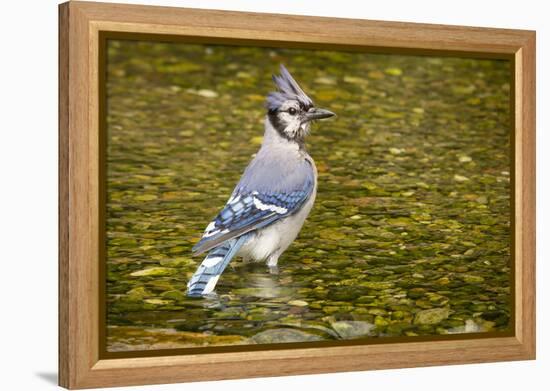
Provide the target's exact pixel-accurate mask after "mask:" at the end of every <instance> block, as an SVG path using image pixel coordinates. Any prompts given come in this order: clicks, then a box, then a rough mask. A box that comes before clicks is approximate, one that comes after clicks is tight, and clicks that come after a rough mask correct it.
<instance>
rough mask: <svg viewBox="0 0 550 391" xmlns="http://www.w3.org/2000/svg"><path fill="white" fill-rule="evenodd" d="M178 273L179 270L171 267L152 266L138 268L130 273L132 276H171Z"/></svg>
mask: <svg viewBox="0 0 550 391" xmlns="http://www.w3.org/2000/svg"><path fill="white" fill-rule="evenodd" d="M176 273H177V270H175V269H171V268H168V267H150V268H148V269H143V270H138V271H137V272H133V273H131V274H130V275H131V276H132V277H144V276H154V277H162V276H171V275H173V274H176Z"/></svg>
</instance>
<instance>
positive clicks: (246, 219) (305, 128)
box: [187, 64, 334, 296]
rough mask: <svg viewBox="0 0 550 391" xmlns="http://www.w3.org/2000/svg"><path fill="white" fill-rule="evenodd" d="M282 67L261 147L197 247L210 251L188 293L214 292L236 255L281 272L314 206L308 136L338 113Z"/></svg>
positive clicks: (269, 99)
mask: <svg viewBox="0 0 550 391" xmlns="http://www.w3.org/2000/svg"><path fill="white" fill-rule="evenodd" d="M280 72H281V74H280V75H278V76H276V75H273V81H274V82H275V85H276V86H277V89H278V91H275V92H271V93H269V94H268V96H267V101H266V106H267V115H266V118H265V123H264V127H265V133H264V138H263V141H262V145H261V147H260V150H259V151H258V153H257V154H256V156H255V157H254V159H253V160H252V161H251V162H250V163H249V165H248V167H247V168H246V170H245V171H244V174H243V175H242V177H241V179H240V181H239V183H238V184H237V186H236V187H235V189H234V190H233V193H232V194H231V197H230V198H229V200H228V201H227V203H226V205H225V207H224V208H223V209H222V210H221V212H220V213H219V214H218V215H217V216H216V218H215V219H214V220H212V222H211V223H210V224H208V226H207V227H206V230H205V231H204V234H203V236H202V238H201V240H200V241H199V242H198V243H197V244H196V245H195V246H194V247H193V250H192V251H193V253H194V255H198V254H202V253H205V252H208V254H207V256H206V258H204V260H203V261H202V263H201V264H200V266H199V267H198V269H197V271H196V272H195V274H194V275H193V276H192V277H191V279H190V280H189V282H188V284H187V295H188V296H203V295H208V294H211V293H212V292H213V291H214V288H215V286H216V283H217V282H218V279H219V278H220V275H221V274H222V273H223V271H224V269H225V268H226V266H227V265H228V264H229V262H230V261H231V259H232V258H233V257H235V256H240V257H242V258H243V259H244V260H245V261H249V260H253V261H265V262H266V263H267V266H268V267H269V269H270V271H271V272H272V273H276V272H277V261H278V260H279V257H280V256H281V254H282V253H283V252H284V251H285V250H286V249H287V248H288V246H290V244H291V243H292V241H293V240H294V239H295V238H296V236H297V235H298V233H299V232H300V229H301V228H302V225H303V224H304V220H305V219H306V217H307V216H308V214H309V212H310V210H311V207H312V206H313V203H314V201H315V195H316V191H317V169H316V167H315V163H314V161H313V159H312V158H311V156H309V154H308V153H307V152H306V150H305V144H304V139H305V136H306V135H307V134H308V133H309V129H310V124H311V121H312V120H316V119H322V118H328V117H332V116H333V115H334V113H332V112H330V111H328V110H324V109H319V108H316V107H315V106H314V105H313V101H312V100H311V99H310V98H309V97H308V96H307V95H306V94H305V92H304V91H303V90H302V89H301V88H300V86H299V85H298V83H296V81H295V80H294V79H293V78H292V76H291V75H290V73H289V72H288V70H287V69H286V68H285V67H284V66H283V65H282V64H281V70H280Z"/></svg>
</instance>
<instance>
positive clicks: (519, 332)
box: [59, 1, 535, 389]
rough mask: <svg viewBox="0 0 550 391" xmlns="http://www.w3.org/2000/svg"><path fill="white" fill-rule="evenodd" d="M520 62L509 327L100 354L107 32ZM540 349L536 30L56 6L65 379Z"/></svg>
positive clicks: (92, 380) (316, 369)
mask: <svg viewBox="0 0 550 391" xmlns="http://www.w3.org/2000/svg"><path fill="white" fill-rule="evenodd" d="M105 31H109V32H120V33H143V34H159V35H162V36H165V37H166V36H171V37H186V36H187V37H189V36H191V37H195V38H196V39H199V40H201V39H202V40H204V42H208V41H209V40H212V39H215V40H216V42H220V41H222V42H223V41H224V40H227V41H231V40H237V41H241V42H242V41H250V42H265V43H271V44H275V45H284V43H285V42H292V43H293V44H294V46H298V47H299V46H300V45H303V46H304V47H333V48H344V47H345V48H354V49H362V50H372V51H384V52H391V51H398V52H399V53H419V54H430V53H438V54H445V53H447V54H453V53H455V54H457V53H458V54H468V55H469V56H472V57H488V58H491V57H496V58H508V59H510V60H511V61H513V64H514V74H513V84H512V89H513V101H514V111H513V124H514V125H513V126H514V132H515V133H514V135H515V136H514V153H513V159H514V164H515V170H514V172H513V174H512V175H513V178H514V182H512V183H515V187H514V189H513V192H514V193H513V195H514V199H515V204H514V216H513V224H514V231H513V232H514V235H513V245H512V250H513V258H514V268H513V278H514V288H513V289H512V294H513V295H514V302H515V307H514V322H515V323H514V330H513V335H511V336H506V337H499V338H476V339H467V338H464V339H452V340H445V341H414V342H397V343H380V344H378V343H377V344H366V345H365V344H363V345H350V344H348V345H345V346H331V347H323V348H319V347H305V348H299V349H277V350H263V351H255V352H254V353H251V352H247V351H235V352H228V353H203V354H191V355H181V356H161V357H150V356H149V357H135V358H103V357H101V356H100V352H99V342H98V341H99V338H100V332H99V327H98V325H99V322H100V319H101V317H100V306H99V300H98V297H99V294H100V292H99V290H100V281H99V278H100V267H99V263H98V259H99V256H100V246H99V240H100V236H99V212H98V211H99V205H100V202H101V197H103V196H102V195H101V194H102V193H101V184H100V181H99V175H100V170H101V167H102V161H103V160H102V159H104V157H102V156H101V154H100V153H99V151H100V142H101V140H100V138H99V131H98V129H99V127H100V118H101V115H102V110H103V109H102V107H101V105H100V101H99V85H100V82H101V75H100V74H99V72H98V64H99V58H100V56H101V53H100V50H99V47H100V46H99V40H100V35H101V33H102V32H105ZM534 358H535V32H533V31H523V30H506V29H492V28H477V27H475V28H474V27H458V26H443V25H430V24H414V23H395V22H381V21H369V20H352V19H336V18H321V17H305V16H291V15H274V14H256V13H241V12H227V11H207V10H197V9H183V8H168V7H150V6H137V5H120V4H105V3H88V2H79V1H75V2H73V1H71V2H68V3H64V4H61V5H60V6H59V384H60V385H61V386H63V387H66V388H70V389H76V388H90V387H104V386H124V385H140V384H157V383H175V382H185V381H199V380H215V379H235V378H244V377H261V376H281V375H297V374H314V373H326V372H340V371H357V370H370V369H386V368H401V367H416V366H431V365H445V364H464V363H479V362H491V361H507V360H528V359H534Z"/></svg>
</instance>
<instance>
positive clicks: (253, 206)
mask: <svg viewBox="0 0 550 391" xmlns="http://www.w3.org/2000/svg"><path fill="white" fill-rule="evenodd" d="M313 188H314V182H313V179H312V178H308V179H307V180H306V182H305V183H304V184H303V188H302V189H299V190H292V191H286V192H281V191H276V192H275V191H273V192H269V191H264V192H259V191H252V192H239V191H236V192H235V193H234V194H233V196H232V197H231V198H230V199H229V201H228V202H227V204H226V205H225V207H224V208H223V210H222V211H221V212H220V213H219V214H218V216H217V217H216V218H215V219H214V220H213V221H212V222H211V223H210V224H209V225H208V227H207V228H206V230H205V232H204V235H203V237H202V239H201V240H200V241H199V242H198V243H197V244H196V245H195V246H194V247H193V251H194V252H195V254H200V253H203V252H205V251H210V252H209V253H208V255H207V256H206V257H205V258H204V260H203V261H202V263H201V264H200V266H199V267H198V269H197V271H196V272H195V274H193V276H192V277H191V279H190V280H189V283H188V284H187V288H188V290H187V294H188V295H189V296H202V295H207V294H210V293H212V291H213V290H214V288H215V286H216V284H217V282H218V279H219V277H220V275H221V274H222V273H223V271H224V270H225V268H226V267H227V265H228V264H229V262H230V261H231V259H232V258H233V257H234V256H235V254H237V252H238V251H239V249H240V248H241V247H242V245H243V244H245V242H246V241H247V240H248V238H249V237H250V235H253V233H252V232H251V231H254V230H257V229H260V228H262V227H265V226H267V225H269V224H272V223H274V222H276V221H277V220H279V219H282V218H284V217H287V216H289V215H291V214H293V213H295V212H296V211H298V210H299V209H300V207H301V206H302V205H303V204H304V203H305V202H306V201H307V200H308V198H309V197H310V196H311V193H312V191H313Z"/></svg>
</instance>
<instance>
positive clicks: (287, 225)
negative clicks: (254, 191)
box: [237, 182, 317, 266]
mask: <svg viewBox="0 0 550 391" xmlns="http://www.w3.org/2000/svg"><path fill="white" fill-rule="evenodd" d="M316 194H317V182H315V186H314V188H313V192H312V194H311V197H310V198H309V199H308V200H307V202H306V203H305V204H304V206H303V207H302V208H301V209H300V210H299V211H298V212H297V213H295V214H293V215H291V216H288V217H286V218H284V219H282V220H280V221H278V222H276V223H274V224H271V225H269V226H267V227H265V228H263V229H261V230H259V231H257V232H256V234H255V235H254V236H253V237H251V238H250V239H249V240H248V241H247V242H246V243H245V244H244V245H243V247H241V249H240V250H239V252H238V253H237V255H238V256H241V257H243V258H244V259H246V260H254V261H267V262H268V263H269V265H270V266H275V265H276V264H277V260H278V258H279V256H280V255H281V254H282V253H283V252H284V251H285V250H286V249H287V248H288V246H290V244H291V243H292V242H293V241H294V239H296V236H298V233H299V232H300V230H301V229H302V226H303V225H304V221H305V219H306V218H307V216H308V215H309V212H310V211H311V208H312V207H313V203H314V202H315V196H316Z"/></svg>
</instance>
